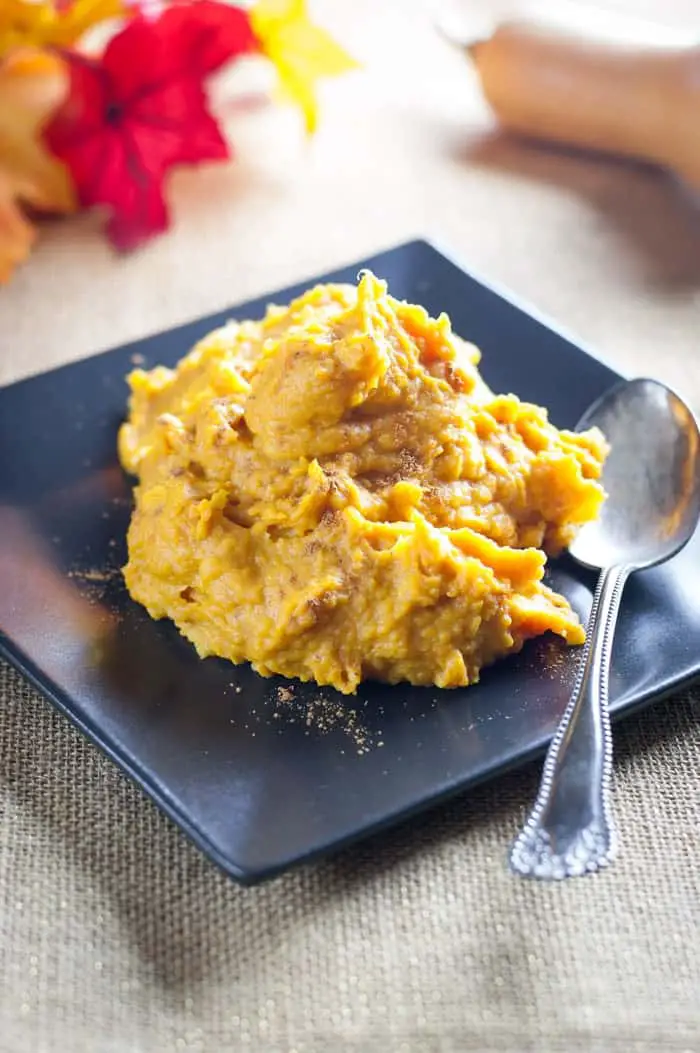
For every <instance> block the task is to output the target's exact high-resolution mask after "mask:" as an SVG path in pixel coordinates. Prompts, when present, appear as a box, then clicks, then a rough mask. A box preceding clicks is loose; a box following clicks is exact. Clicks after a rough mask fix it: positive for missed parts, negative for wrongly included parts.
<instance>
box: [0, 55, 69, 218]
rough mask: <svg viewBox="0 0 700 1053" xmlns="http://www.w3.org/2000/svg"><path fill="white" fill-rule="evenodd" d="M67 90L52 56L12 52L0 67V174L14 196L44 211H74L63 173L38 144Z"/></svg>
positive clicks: (62, 69)
mask: <svg viewBox="0 0 700 1053" xmlns="http://www.w3.org/2000/svg"><path fill="white" fill-rule="evenodd" d="M67 87H68V82H67V75H66V71H65V67H64V65H63V62H62V61H61V59H60V58H58V57H57V56H56V55H52V54H48V53H46V52H41V51H17V52H15V53H13V54H12V55H11V56H10V57H9V58H8V59H6V60H5V61H4V62H2V63H0V171H2V172H4V174H5V176H6V178H7V180H9V182H10V183H11V184H13V185H14V186H15V187H16V188H17V196H18V197H20V198H21V199H22V200H23V201H25V202H26V203H27V204H29V205H32V206H33V207H34V208H36V209H41V210H42V211H45V212H72V211H74V210H75V208H76V200H75V194H74V191H73V184H72V182H71V179H70V175H69V173H68V170H67V169H66V168H65V167H64V165H62V164H61V163H60V162H59V161H57V160H56V159H55V158H54V157H52V156H51V154H50V153H49V152H48V150H47V149H46V148H45V147H44V144H43V143H42V141H41V128H42V126H43V125H44V124H45V123H46V121H47V120H48V118H49V117H50V115H51V113H52V112H53V110H54V109H55V108H56V106H58V104H59V103H60V102H61V101H62V100H63V97H64V95H65V92H66V90H67Z"/></svg>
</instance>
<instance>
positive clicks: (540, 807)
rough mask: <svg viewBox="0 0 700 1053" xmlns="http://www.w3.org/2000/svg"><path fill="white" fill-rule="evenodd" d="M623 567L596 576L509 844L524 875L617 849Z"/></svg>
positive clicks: (560, 874)
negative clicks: (529, 803)
mask: <svg viewBox="0 0 700 1053" xmlns="http://www.w3.org/2000/svg"><path fill="white" fill-rule="evenodd" d="M628 574H629V567H625V566H614V567H608V568H607V569H605V570H603V571H602V573H601V575H600V578H599V579H598V587H597V589H596V593H595V597H594V599H593V606H592V608H591V615H590V618H589V621H588V632H587V640H586V644H585V646H584V651H583V654H582V656H581V665H580V668H579V672H578V677H577V680H576V684H575V686H574V690H573V693H572V695H571V699H570V700H569V704H568V706H567V707H566V711H565V713H564V716H563V717H562V719H561V722H560V724H559V727H558V728H557V731H556V734H555V736H554V738H553V739H552V742H551V744H550V747H549V750H548V752H547V757H546V760H545V762H544V769H543V772H542V779H541V782H540V788H539V792H538V795H537V799H536V801H535V805H534V807H533V809H532V812H531V813H530V817H529V818H528V820H527V822H526V823H525V826H524V828H523V830H522V832H521V833H520V835H519V837H518V838H517V839H516V841H515V843H514V845H513V847H512V849H511V855H510V866H511V869H512V870H514V871H515V872H516V873H518V874H522V875H524V876H526V877H538V878H545V879H552V878H556V879H559V878H565V877H577V876H579V875H581V874H586V873H593V872H594V871H596V870H599V869H600V868H601V867H604V866H607V865H608V863H610V862H611V860H612V858H613V856H614V854H615V850H616V841H617V838H616V834H615V830H614V827H613V823H612V819H611V816H610V805H609V797H610V776H611V771H612V735H611V730H610V713H609V711H608V673H609V669H610V653H611V651H612V642H613V634H614V632H615V623H616V622H617V615H618V611H619V609H620V600H621V598H622V590H623V588H624V585H625V582H626V580H627V577H628Z"/></svg>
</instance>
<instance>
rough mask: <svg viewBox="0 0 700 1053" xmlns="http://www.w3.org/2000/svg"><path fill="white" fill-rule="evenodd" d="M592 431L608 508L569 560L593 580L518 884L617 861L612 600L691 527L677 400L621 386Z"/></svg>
mask: <svg viewBox="0 0 700 1053" xmlns="http://www.w3.org/2000/svg"><path fill="white" fill-rule="evenodd" d="M593 425H598V427H599V428H600V429H601V431H602V432H603V433H604V434H605V436H606V438H607V440H608V442H609V443H610V447H611V449H610V455H609V457H608V460H607V462H606V464H605V468H604V471H603V485H604V486H605V489H606V490H607V492H608V498H607V500H606V502H605V504H604V505H603V509H602V513H601V516H600V518H599V519H598V520H597V521H596V522H593V523H588V524H587V525H586V526H585V527H583V529H582V530H581V532H580V533H579V534H578V536H577V538H576V540H575V541H574V542H573V544H572V545H571V548H570V552H571V555H572V556H573V557H574V559H575V560H577V561H578V562H579V563H581V564H583V566H584V567H588V568H593V569H596V570H600V571H601V574H600V578H599V579H598V587H597V589H596V593H595V597H594V599H593V607H592V609H591V615H590V619H589V622H588V631H587V639H586V644H585V647H584V650H583V654H582V656H581V665H580V669H579V673H578V677H577V680H576V684H575V686H574V690H573V693H572V696H571V699H570V701H569V704H568V706H567V708H566V711H565V713H564V716H563V717H562V719H561V722H560V724H559V727H558V728H557V731H556V734H555V736H554V738H553V740H552V742H551V745H550V747H549V751H548V753H547V757H546V760H545V762H544V769H543V772H542V779H541V782H540V788H539V793H538V795H537V799H536V801H535V805H534V807H533V809H532V812H531V813H530V817H529V818H528V820H527V822H526V824H525V826H524V828H523V830H522V832H521V833H520V835H519V837H518V838H517V840H516V841H515V843H514V845H513V847H512V849H511V854H510V865H511V869H512V870H514V871H515V872H516V873H518V874H523V875H525V876H527V877H539V878H549V879H551V878H565V877H575V876H578V875H581V874H587V873H593V872H594V871H596V870H599V869H600V868H601V867H604V866H607V865H608V863H610V862H611V860H612V859H613V857H614V855H615V850H616V842H617V837H616V833H615V829H614V825H613V822H612V818H611V814H610V804H609V798H610V776H611V769H612V736H611V731H610V714H609V712H608V672H609V668H610V653H611V651H612V642H613V634H614V632H615V623H616V621H617V614H618V610H619V607H620V599H621V597H622V590H623V588H624V585H625V582H626V581H627V578H628V577H629V575H630V574H632V573H633V572H634V571H637V570H646V569H647V568H648V567H653V566H656V564H658V563H663V562H664V561H665V560H667V559H670V558H671V556H675V555H676V553H677V552H678V551H679V550H680V549H681V548H683V546H684V545H685V544H686V542H688V541H689V540H690V538H691V537H692V535H693V533H694V531H695V528H696V526H697V523H698V518H699V517H700V432H699V431H698V425H697V422H696V420H695V418H694V417H693V414H692V413H691V411H690V410H689V409H688V407H687V406H686V405H685V403H683V402H682V401H681V400H680V399H679V398H678V396H677V395H675V394H674V393H673V392H672V391H669V389H668V388H666V387H664V385H663V384H659V383H658V382H657V381H655V380H631V381H625V382H623V383H621V384H618V385H617V386H615V387H614V388H613V389H612V390H611V391H609V392H607V393H606V394H605V395H603V397H602V398H601V399H599V400H598V401H597V402H595V403H594V404H593V406H591V408H590V409H589V410H587V412H586V413H585V414H584V416H583V417H582V419H581V420H580V421H579V424H578V429H577V430H579V431H582V430H583V429H584V428H590V427H592V426H593Z"/></svg>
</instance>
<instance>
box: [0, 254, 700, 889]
mask: <svg viewBox="0 0 700 1053" xmlns="http://www.w3.org/2000/svg"><path fill="white" fill-rule="evenodd" d="M364 266H368V267H371V268H372V270H374V271H375V273H377V274H378V275H380V276H382V277H384V278H387V279H388V280H389V285H390V289H391V292H392V293H393V294H394V295H395V296H398V297H400V298H405V299H407V300H411V301H414V302H416V303H422V304H424V305H425V307H426V308H427V309H428V310H429V311H430V312H431V314H437V313H438V312H440V311H447V312H448V313H449V315H450V316H451V318H452V322H453V325H454V328H455V330H456V332H458V333H460V334H461V335H462V336H464V337H466V338H468V339H470V340H472V341H474V342H475V343H476V344H478V345H479V346H480V347H481V349H482V351H483V355H484V357H483V364H482V368H483V373H484V375H485V378H486V380H487V382H488V383H489V384H490V385H491V386H492V387H493V388H495V389H496V390H497V391H514V392H516V393H517V394H518V395H520V397H521V398H523V399H528V400H532V401H535V402H538V403H541V404H543V405H545V406H548V407H549V409H550V413H551V418H552V420H553V421H554V423H555V424H557V425H559V426H560V427H561V426H573V425H574V424H575V422H576V421H577V419H578V418H579V416H580V414H581V413H582V411H583V410H584V409H585V408H586V407H587V406H588V405H589V403H591V402H592V401H593V400H594V399H595V398H597V397H598V396H599V395H600V394H601V393H602V392H603V391H604V390H605V389H606V388H608V387H609V386H610V385H611V384H612V383H614V382H616V381H617V380H618V379H619V378H618V376H617V375H616V374H615V373H614V372H612V371H611V370H610V369H608V368H607V367H606V366H604V365H602V364H601V363H600V362H599V361H597V360H596V359H594V358H592V357H590V356H589V355H588V354H586V353H585V352H584V351H582V350H581V349H580V348H579V347H577V346H576V345H575V344H574V343H572V342H571V341H570V340H569V339H567V338H566V337H565V336H564V335H562V334H561V333H559V332H556V331H555V330H553V329H552V328H551V327H550V326H549V325H547V324H546V323H545V322H543V321H542V320H540V319H538V318H535V317H533V315H532V314H531V313H530V312H528V311H527V310H525V309H523V308H522V307H520V306H518V305H517V304H515V303H514V302H513V301H512V300H511V299H509V298H507V297H506V296H504V295H503V294H501V293H499V292H497V291H495V290H493V289H492V288H489V287H488V286H487V285H484V284H483V283H482V282H481V281H479V280H477V279H476V278H474V277H471V276H469V275H468V274H466V273H465V272H464V271H463V270H461V269H460V268H459V267H458V266H456V265H455V264H454V263H453V262H451V261H450V260H449V259H447V258H446V257H445V256H443V255H441V254H440V253H439V252H438V251H437V250H436V249H435V248H433V247H432V246H431V245H429V244H426V243H425V242H423V241H415V242H411V243H410V244H407V245H402V246H400V247H399V248H396V249H392V250H391V251H389V252H384V253H381V254H380V255H378V256H375V257H374V258H372V259H369V260H363V261H362V262H361V263H357V264H355V265H354V266H351V267H346V268H343V269H342V270H340V271H337V272H335V273H334V274H331V275H324V276H323V277H322V278H318V279H315V280H318V281H321V280H323V281H325V280H327V279H335V280H342V281H354V279H355V278H356V275H357V272H358V270H359V269H360V268H361V267H364ZM309 284H311V281H309V282H304V283H303V285H299V286H296V287H295V288H292V289H284V290H282V291H280V292H277V293H275V294H274V295H273V296H271V297H265V298H264V299H260V300H257V301H254V302H252V303H247V304H243V305H242V306H240V307H236V308H233V309H232V310H230V311H226V312H223V313H222V314H219V315H213V316H212V317H210V318H203V319H201V320H200V321H197V322H193V323H192V324H190V325H185V326H183V327H181V328H179V329H174V330H172V331H170V332H167V333H160V334H159V335H157V336H153V337H149V338H148V339H146V340H142V341H140V342H138V343H136V344H131V345H129V346H128V347H122V348H118V349H117V350H114V351H109V352H107V353H105V354H102V355H99V356H97V357H95V358H92V359H88V360H87V361H84V362H79V363H77V364H75V365H69V366H66V367H64V368H61V369H57V370H54V371H52V372H50V373H45V374H43V375H41V376H38V377H34V378H30V379H28V380H25V381H21V382H20V383H18V384H14V385H12V386H10V387H6V388H3V389H1V390H0V653H1V654H2V655H3V656H4V657H6V658H8V659H9V660H10V661H11V662H12V663H13V664H14V665H16V666H17V667H18V668H19V669H20V670H21V671H22V672H23V673H24V674H25V675H26V676H28V677H29V678H30V679H31V680H32V681H33V683H34V684H36V685H37V687H38V688H40V690H41V691H42V692H43V693H44V694H45V695H46V696H47V697H48V698H49V700H50V701H51V702H53V703H54V704H55V705H56V706H58V707H59V709H61V710H62V711H63V712H64V713H66V715H67V716H69V717H70V718H71V720H73V721H74V722H75V723H76V724H77V725H78V726H79V727H80V728H81V729H82V730H83V731H84V732H85V734H87V735H88V736H89V737H90V738H91V739H92V740H93V741H94V742H96V743H97V744H98V745H99V746H100V747H101V748H102V749H103V750H104V751H105V752H106V753H108V754H109V756H111V757H112V758H113V759H114V760H115V761H116V762H117V764H119V765H120V766H121V767H122V768H123V769H124V770H125V771H126V772H128V773H129V775H130V776H131V777H132V778H133V779H135V780H136V781H137V782H138V783H139V784H140V785H141V786H142V787H143V788H144V789H145V790H146V792H147V793H149V794H150V796H151V797H152V798H153V799H154V800H155V801H156V802H157V803H158V804H159V805H160V807H161V808H163V809H164V811H166V812H167V813H168V815H170V816H171V817H172V818H173V819H174V820H175V821H176V822H177V823H179V825H180V826H181V827H182V829H183V830H184V831H185V832H186V833H187V834H189V836H190V837H191V838H192V839H193V840H194V841H195V842H196V843H197V844H198V845H199V846H200V848H202V849H203V850H204V851H205V852H207V853H208V854H209V855H210V856H211V857H212V858H213V859H214V860H215V861H216V862H217V863H218V864H219V865H220V866H222V867H223V868H224V869H225V870H226V871H227V872H228V873H229V874H231V875H232V876H233V877H234V878H236V879H238V880H240V881H244V882H249V883H252V882H255V881H258V880H260V879H262V878H266V877H270V876H272V875H273V874H275V873H277V872H279V871H281V870H283V869H284V868H286V867H288V866H290V865H291V864H292V863H297V862H299V861H301V860H303V859H308V858H310V857H313V856H315V855H318V854H320V853H322V852H325V851H328V850H329V849H332V848H336V847H338V846H340V845H341V844H344V843H346V842H348V841H350V840H352V839H353V838H357V837H359V836H360V835H363V834H367V833H369V832H370V831H374V830H376V829H377V828H379V827H381V826H383V825H387V824H389V823H392V822H394V821H396V820H397V819H399V818H400V817H402V816H405V815H407V814H409V813H411V812H414V811H417V810H419V809H421V808H425V807H427V806H428V805H431V804H434V803H435V802H436V801H438V800H439V799H441V798H444V797H446V796H448V795H450V794H454V793H457V792H460V791H462V790H465V789H467V787H469V786H470V785H472V784H473V783H475V782H477V781H478V780H481V779H485V778H487V777H489V776H493V775H497V774H498V773H499V772H501V771H503V770H504V769H505V768H507V767H510V766H513V765H515V764H518V763H520V762H522V761H524V760H526V759H527V758H530V757H532V756H533V755H534V754H536V753H538V752H540V751H542V750H543V749H544V747H545V746H546V744H547V742H548V740H549V739H550V737H551V735H552V733H553V731H554V729H555V726H556V723H557V720H558V718H559V716H560V714H561V712H562V710H563V708H564V705H565V703H566V701H567V697H568V694H569V691H570V688H571V684H572V679H573V675H574V670H575V666H576V662H577V653H576V651H571V650H567V649H566V648H565V647H564V646H562V645H560V644H559V642H558V641H556V640H555V639H553V638H543V639H542V640H539V641H537V642H535V643H533V644H531V645H529V646H527V647H526V648H525V650H524V651H523V653H522V654H521V655H519V656H518V657H516V658H513V659H508V660H506V661H503V662H501V663H500V664H498V665H496V666H494V667H493V668H492V669H490V670H487V671H485V672H484V675H483V679H482V682H481V683H480V684H479V685H478V686H476V687H472V688H469V689H468V690H462V691H451V692H447V691H438V690H436V689H434V690H429V689H414V688H409V687H404V686H399V687H382V686H380V685H367V686H365V687H364V688H363V689H362V690H361V691H360V692H359V694H358V696H357V697H356V698H355V699H351V700H349V701H348V700H347V699H343V698H342V697H341V696H339V695H336V694H335V693H334V692H333V691H330V690H325V689H324V690H319V689H318V688H316V687H314V686H313V685H306V686H302V685H300V684H296V683H286V682H284V681H282V680H263V679H261V678H260V677H258V676H256V675H255V674H254V673H252V672H251V670H250V669H249V668H248V667H234V666H232V665H230V664H228V663H225V662H222V661H219V660H216V659H207V660H206V661H203V662H202V661H200V660H199V659H198V658H197V657H196V655H195V652H194V650H193V649H192V647H191V646H190V645H189V644H188V643H187V642H186V641H185V640H184V639H182V638H181V637H180V636H179V635H178V633H177V632H176V630H175V629H174V628H173V627H172V625H170V624H169V623H167V622H160V623H155V622H153V621H151V620H150V619H149V617H148V616H147V615H146V613H145V612H144V611H143V610H142V609H141V608H140V607H138V606H136V605H135V604H134V603H132V602H131V601H130V599H129V597H128V595H127V594H126V591H125V589H124V586H123V584H122V580H121V576H120V573H119V567H120V566H121V565H122V563H123V562H124V560H125V554H126V553H125V532H126V528H127V524H128V519H129V514H130V509H131V496H130V484H129V481H128V480H127V479H126V478H125V476H124V475H123V473H122V472H121V470H120V468H119V466H118V464H117V460H116V456H115V437H116V431H117V427H118V425H119V422H120V420H121V418H122V416H123V414H124V410H125V404H126V397H127V388H126V384H125V382H124V376H125V374H126V373H127V372H128V371H129V369H130V368H131V367H132V366H133V364H134V362H141V361H143V362H145V363H146V364H147V365H149V366H150V365H155V364H156V363H159V362H162V363H165V364H167V365H172V364H174V363H175V362H176V360H177V359H178V358H180V357H181V356H182V355H183V354H184V353H185V352H186V351H187V350H188V349H189V348H190V347H191V346H192V344H193V343H194V342H195V341H196V340H198V339H199V338H200V337H201V336H203V335H204V334H205V333H206V332H208V331H209V330H210V329H212V328H213V327H214V326H217V325H220V324H222V323H223V322H224V321H225V320H226V319H227V318H231V317H233V318H243V317H259V316H260V315H261V314H262V313H263V310H264V307H265V305H266V303H267V302H268V301H269V300H271V299H272V300H275V301H277V302H281V303H283V302H286V301H288V300H289V299H290V298H291V297H292V296H294V295H296V294H298V293H300V292H302V291H303V289H304V288H306V287H307V286H308V285H309ZM550 576H551V579H552V584H553V585H554V586H555V587H556V588H557V589H559V590H561V591H562V592H564V593H565V594H566V595H567V596H568V597H569V599H570V600H571V602H572V604H573V605H574V607H575V608H576V609H577V610H578V612H579V614H580V615H581V617H583V618H585V617H586V616H587V613H588V609H589V607H590V602H591V590H592V586H593V584H594V583H593V581H592V579H591V578H590V577H589V576H587V575H586V574H585V573H582V572H581V571H578V570H576V569H575V568H574V567H573V566H572V565H571V564H569V563H567V562H566V561H565V560H563V561H560V562H559V563H558V564H557V565H555V566H554V567H552V568H551V571H550ZM698 595H700V534H696V536H695V538H694V539H693V541H692V542H691V544H690V545H689V546H688V547H687V548H686V549H685V551H684V552H683V553H682V554H681V555H680V556H679V557H678V558H677V559H675V560H674V561H673V562H672V563H671V564H668V565H666V566H665V567H663V568H661V569H658V570H653V571H649V572H647V573H645V574H640V575H637V576H636V577H635V578H633V579H632V581H630V583H629V584H628V586H627V589H626V591H625V596H624V604H623V610H622V613H621V617H620V622H619V629H618V633H617V637H616V644H615V654H614V662H613V673H612V684H611V697H612V700H613V708H614V710H615V711H616V713H617V714H619V715H622V714H623V713H629V712H631V711H632V710H633V709H634V708H635V707H637V706H639V705H640V704H642V703H644V702H647V701H649V700H651V699H652V698H655V697H658V696H659V695H661V694H663V693H665V692H668V691H670V690H672V689H674V688H677V687H678V686H680V685H681V684H683V683H685V682H687V681H688V680H690V679H691V678H692V677H694V676H696V675H698V674H700V645H699V641H700V605H699V604H698V602H697V596H698ZM504 847H505V846H504Z"/></svg>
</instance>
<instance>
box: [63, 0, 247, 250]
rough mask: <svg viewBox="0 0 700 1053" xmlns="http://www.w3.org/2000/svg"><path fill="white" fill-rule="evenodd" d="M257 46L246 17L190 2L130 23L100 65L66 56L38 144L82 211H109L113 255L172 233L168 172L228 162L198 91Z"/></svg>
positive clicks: (209, 1) (211, 3)
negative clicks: (58, 165) (64, 75)
mask: <svg viewBox="0 0 700 1053" xmlns="http://www.w3.org/2000/svg"><path fill="white" fill-rule="evenodd" d="M255 46H256V44H255V37H254V36H253V33H252V30H251V28H250V22H249V20H248V16H247V14H246V12H245V11H242V10H241V9H240V8H236V7H230V6H229V5H228V4H225V3H219V2H217V0H193V2H190V3H175V4H174V5H172V6H170V7H168V8H166V9H165V10H164V11H163V12H162V13H161V14H159V15H157V16H156V17H149V16H147V15H145V14H139V15H137V16H136V17H135V18H134V19H133V20H132V21H130V22H128V23H127V24H126V26H125V27H124V28H123V29H122V30H121V31H120V32H119V33H118V34H117V35H116V36H115V37H113V38H112V40H111V41H110V42H109V44H108V45H107V47H106V49H105V52H104V54H103V56H102V58H101V59H99V60H96V59H91V58H87V57H86V56H84V55H80V54H78V53H77V52H75V51H68V52H66V53H65V55H64V58H65V60H66V63H67V65H68V70H69V74H70V87H69V91H68V94H67V96H66V99H65V101H64V102H63V103H62V105H61V106H60V107H59V109H58V111H57V112H56V113H55V114H54V116H53V118H52V120H51V121H50V122H49V124H48V125H47V127H46V129H45V130H44V138H45V140H46V143H47V145H48V146H49V149H50V150H51V151H52V153H53V154H54V155H55V156H56V157H58V158H59V159H60V160H61V161H63V162H64V164H65V165H67V167H68V168H69V169H70V172H71V174H72V176H73V180H74V182H75V186H76V190H77V193H78V197H79V200H80V202H81V204H82V205H83V206H86V207H87V206H90V205H107V206H108V207H109V208H110V209H111V213H112V214H111V217H110V219H109V222H108V224H107V234H108V235H109V237H110V239H111V240H112V242H113V244H114V245H115V246H116V247H117V248H119V249H124V250H126V249H132V248H134V247H135V246H136V245H138V244H139V243H140V242H143V241H145V240H146V239H147V238H149V237H151V236H152V235H153V234H156V233H158V232H160V231H163V230H166V229H167V227H168V226H169V217H168V209H167V205H166V202H165V198H164V196H163V182H164V179H165V176H166V174H167V172H168V171H169V169H171V168H172V167H173V166H174V165H179V164H196V163H197V162H199V161H216V160H221V159H223V158H227V157H229V156H230V152H229V148H228V145H227V143H226V140H225V139H224V137H223V135H222V134H221V131H220V129H219V126H218V125H217V123H216V121H215V120H214V118H213V117H212V115H211V113H210V112H209V109H208V106H207V97H206V93H205V90H204V84H203V82H204V79H205V78H206V77H207V76H208V75H209V74H210V73H213V72H214V71H215V70H217V69H218V68H219V67H220V66H222V65H223V64H224V63H225V62H227V61H228V60H229V59H231V58H233V57H234V56H235V55H240V54H242V53H244V52H246V51H251V50H253V49H254V48H255Z"/></svg>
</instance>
